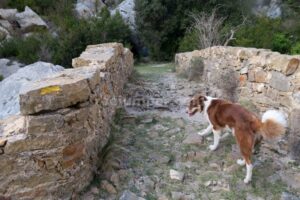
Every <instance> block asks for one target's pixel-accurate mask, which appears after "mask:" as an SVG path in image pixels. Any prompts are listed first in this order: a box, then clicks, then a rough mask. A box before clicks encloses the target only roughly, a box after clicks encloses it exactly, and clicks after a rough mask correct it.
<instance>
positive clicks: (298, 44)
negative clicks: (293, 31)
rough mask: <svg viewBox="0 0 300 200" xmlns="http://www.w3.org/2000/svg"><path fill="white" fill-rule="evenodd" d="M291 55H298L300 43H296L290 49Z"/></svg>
mask: <svg viewBox="0 0 300 200" xmlns="http://www.w3.org/2000/svg"><path fill="white" fill-rule="evenodd" d="M291 53H292V54H300V42H297V43H296V44H295V45H294V46H292V49H291Z"/></svg>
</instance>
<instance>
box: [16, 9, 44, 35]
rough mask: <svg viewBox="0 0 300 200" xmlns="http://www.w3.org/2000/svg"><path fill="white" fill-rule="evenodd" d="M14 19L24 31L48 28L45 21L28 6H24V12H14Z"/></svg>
mask: <svg viewBox="0 0 300 200" xmlns="http://www.w3.org/2000/svg"><path fill="white" fill-rule="evenodd" d="M16 20H17V22H18V23H19V25H20V26H21V29H22V31H23V32H24V33H27V32H32V31H34V30H35V29H40V28H42V29H43V28H48V26H47V24H46V22H45V21H44V20H43V19H42V18H41V17H40V16H39V15H38V14H36V13H35V12H34V11H33V10H32V9H31V8H29V7H28V6H26V7H25V10H24V12H21V13H17V14H16Z"/></svg>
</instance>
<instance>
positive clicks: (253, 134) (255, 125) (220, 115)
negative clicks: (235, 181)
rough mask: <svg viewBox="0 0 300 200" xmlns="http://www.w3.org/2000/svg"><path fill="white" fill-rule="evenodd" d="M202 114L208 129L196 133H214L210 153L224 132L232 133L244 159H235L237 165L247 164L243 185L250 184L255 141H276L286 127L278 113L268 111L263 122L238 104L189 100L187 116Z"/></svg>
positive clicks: (263, 117)
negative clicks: (207, 123) (266, 139)
mask: <svg viewBox="0 0 300 200" xmlns="http://www.w3.org/2000/svg"><path fill="white" fill-rule="evenodd" d="M202 111H203V112H204V115H205V117H206V119H207V121H208V122H209V126H208V127H207V128H206V129H205V130H203V131H202V132H200V133H198V134H199V135H201V136H206V135H208V134H210V133H211V132H213V135H214V143H213V144H212V145H210V146H209V149H210V150H212V151H214V150H216V149H217V147H218V145H219V141H220V138H221V133H222V130H223V129H225V128H230V129H231V130H232V134H233V135H234V136H235V139H236V141H237V143H238V145H239V147H240V151H241V154H242V156H243V159H238V160H237V163H238V164H239V165H245V164H246V169H247V174H246V177H245V179H244V182H245V183H249V182H250V181H251V178H252V169H253V166H252V163H251V155H252V149H253V147H254V145H255V143H256V139H257V138H258V137H261V136H263V137H264V138H276V137H278V136H280V135H282V134H284V133H285V127H286V125H287V122H286V119H285V116H284V115H283V114H282V113H281V112H279V111H276V110H269V111H267V112H265V113H264V114H263V116H262V120H260V119H259V118H258V117H257V116H255V115H254V114H253V113H251V112H250V111H248V110H247V109H245V108H243V107H242V106H241V105H239V104H235V103H231V102H229V101H226V100H222V99H217V98H212V97H208V96H202V95H200V94H198V95H195V96H194V97H193V98H192V99H191V100H190V103H189V106H188V113H189V115H190V116H193V115H194V114H196V113H197V112H202Z"/></svg>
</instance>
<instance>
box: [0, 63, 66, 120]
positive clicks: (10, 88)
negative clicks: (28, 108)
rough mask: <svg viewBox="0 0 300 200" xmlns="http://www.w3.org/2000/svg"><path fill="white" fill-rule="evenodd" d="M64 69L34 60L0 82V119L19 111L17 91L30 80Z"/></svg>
mask: <svg viewBox="0 0 300 200" xmlns="http://www.w3.org/2000/svg"><path fill="white" fill-rule="evenodd" d="M62 70H64V68H63V67H61V66H58V65H53V64H50V63H45V62H36V63H34V64H31V65H28V66H26V67H23V68H21V69H19V70H18V71H17V72H16V73H14V74H12V75H11V76H9V77H8V78H6V79H4V80H3V81H1V82H0V94H1V95H0V119H3V118H5V117H8V116H11V115H15V114H18V113H19V112H20V105H19V93H20V91H21V89H22V88H23V87H26V84H28V83H29V82H31V81H38V80H41V79H43V78H46V77H49V76H51V75H52V74H54V73H57V72H60V71H62Z"/></svg>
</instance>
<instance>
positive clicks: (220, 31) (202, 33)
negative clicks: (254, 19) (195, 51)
mask: <svg viewBox="0 0 300 200" xmlns="http://www.w3.org/2000/svg"><path fill="white" fill-rule="evenodd" d="M191 17H192V19H193V21H194V22H193V24H192V27H191V30H190V31H191V32H195V33H196V40H197V43H198V48H199V49H205V48H208V47H211V46H216V45H223V46H227V45H228V44H229V42H230V41H232V40H235V38H234V35H235V32H236V31H237V30H238V29H239V28H240V27H241V26H242V25H244V24H245V22H246V18H244V20H243V22H242V23H241V24H240V25H238V26H236V27H232V28H231V29H229V30H230V32H229V31H224V21H225V19H226V17H218V16H217V9H216V8H214V9H213V10H212V12H211V13H210V14H209V13H205V12H201V13H199V14H195V13H192V14H191Z"/></svg>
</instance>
